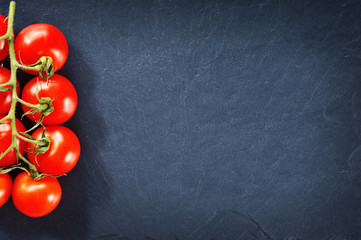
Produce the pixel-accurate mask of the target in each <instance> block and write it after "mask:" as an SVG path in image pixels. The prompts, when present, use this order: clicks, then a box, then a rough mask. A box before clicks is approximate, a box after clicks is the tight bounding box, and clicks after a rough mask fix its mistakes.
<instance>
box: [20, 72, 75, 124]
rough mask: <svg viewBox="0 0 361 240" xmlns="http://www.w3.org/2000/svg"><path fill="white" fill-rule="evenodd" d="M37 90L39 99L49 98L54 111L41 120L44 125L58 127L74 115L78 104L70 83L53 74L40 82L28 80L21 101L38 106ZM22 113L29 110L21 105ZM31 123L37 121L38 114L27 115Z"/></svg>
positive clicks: (39, 116)
mask: <svg viewBox="0 0 361 240" xmlns="http://www.w3.org/2000/svg"><path fill="white" fill-rule="evenodd" d="M37 89H38V94H39V98H42V97H49V98H51V99H53V102H52V105H53V107H54V111H53V112H52V113H50V114H49V115H48V116H45V117H44V119H43V124H44V125H59V124H62V123H64V122H66V121H67V120H69V119H70V118H71V117H72V116H73V114H74V113H75V110H76V107H77V104H78V95H77V93H76V90H75V88H74V86H73V84H71V82H70V81H69V80H68V79H67V78H65V77H63V76H61V75H58V74H54V75H53V76H52V77H51V78H49V79H48V82H47V81H46V80H41V79H40V78H39V77H35V78H33V79H32V80H30V81H29V82H28V83H27V84H26V85H25V87H24V89H23V94H22V99H23V100H24V101H26V102H29V103H32V104H38V103H39V100H38V99H37V97H36V90H37ZM22 107H23V110H24V112H27V111H29V110H31V108H30V107H28V106H25V105H22ZM27 116H28V117H29V118H30V119H31V120H33V121H39V119H40V118H41V114H40V113H35V114H29V115H27Z"/></svg>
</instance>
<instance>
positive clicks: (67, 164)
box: [27, 126, 80, 175]
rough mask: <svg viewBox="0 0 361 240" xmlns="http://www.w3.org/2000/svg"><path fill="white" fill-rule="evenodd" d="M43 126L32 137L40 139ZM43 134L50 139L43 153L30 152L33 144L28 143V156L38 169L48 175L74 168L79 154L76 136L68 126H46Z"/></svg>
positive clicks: (58, 173) (59, 173)
mask: <svg viewBox="0 0 361 240" xmlns="http://www.w3.org/2000/svg"><path fill="white" fill-rule="evenodd" d="M42 133H43V128H38V129H37V130H36V131H35V132H34V133H33V134H32V137H33V138H35V139H40V138H41V136H42ZM45 136H46V137H48V138H49V139H50V142H51V143H50V148H49V149H48V151H46V152H45V153H43V154H41V153H40V154H38V155H35V154H32V152H34V151H32V150H31V149H34V144H32V143H28V145H27V151H28V158H29V160H30V162H31V163H32V164H34V165H35V166H36V168H37V169H38V171H40V172H42V173H47V174H50V175H63V174H65V173H67V172H69V171H70V170H71V169H73V168H74V166H75V165H76V163H77V162H78V159H79V155H80V143H79V140H78V137H77V136H76V135H75V133H73V132H72V131H71V130H70V129H69V128H66V127H63V126H48V127H46V130H45Z"/></svg>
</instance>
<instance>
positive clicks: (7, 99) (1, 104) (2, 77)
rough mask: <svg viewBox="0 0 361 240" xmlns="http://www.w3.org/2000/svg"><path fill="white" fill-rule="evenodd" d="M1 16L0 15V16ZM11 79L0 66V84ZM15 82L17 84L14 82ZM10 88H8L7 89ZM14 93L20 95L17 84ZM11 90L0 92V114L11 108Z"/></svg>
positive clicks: (5, 69)
mask: <svg viewBox="0 0 361 240" xmlns="http://www.w3.org/2000/svg"><path fill="white" fill-rule="evenodd" d="M0 16H1V15H0ZM0 52H1V50H0ZM10 77H11V72H10V70H9V69H7V68H5V67H2V66H0V84H3V83H7V82H9V80H10ZM16 82H18V81H17V80H16ZM9 87H10V86H8V88H9ZM16 92H17V93H18V95H19V94H20V86H19V84H17V87H16ZM11 99H12V98H11V90H9V91H6V92H1V91H0V114H7V113H8V112H9V111H10V107H11Z"/></svg>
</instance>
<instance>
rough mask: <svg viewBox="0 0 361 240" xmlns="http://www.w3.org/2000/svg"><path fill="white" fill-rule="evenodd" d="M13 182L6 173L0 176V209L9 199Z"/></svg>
mask: <svg viewBox="0 0 361 240" xmlns="http://www.w3.org/2000/svg"><path fill="white" fill-rule="evenodd" d="M12 187H13V181H12V180H11V177H10V175H9V174H8V173H4V174H0V207H2V206H3V205H4V204H5V203H6V202H7V201H8V199H9V197H10V195H11V190H12Z"/></svg>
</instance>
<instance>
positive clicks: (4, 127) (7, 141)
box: [0, 115, 26, 167]
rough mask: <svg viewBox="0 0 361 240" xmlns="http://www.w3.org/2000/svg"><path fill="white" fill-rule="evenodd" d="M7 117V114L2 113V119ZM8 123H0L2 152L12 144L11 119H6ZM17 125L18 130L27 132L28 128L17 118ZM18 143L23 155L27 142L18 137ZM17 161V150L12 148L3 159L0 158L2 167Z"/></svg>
mask: <svg viewBox="0 0 361 240" xmlns="http://www.w3.org/2000/svg"><path fill="white" fill-rule="evenodd" d="M3 117H5V115H0V119H1V118H3ZM6 122H7V123H6V124H0V153H3V152H5V151H6V149H8V148H9V146H10V145H11V139H12V134H11V124H10V120H7V121H6ZM15 125H16V129H17V130H18V132H25V131H26V129H25V127H24V125H23V124H22V123H21V122H20V120H18V119H15ZM17 144H18V148H19V151H20V153H21V154H22V155H24V153H25V147H26V142H25V141H24V140H20V139H17ZM15 163H16V151H15V149H14V148H13V149H11V150H10V152H8V154H6V155H5V156H4V158H3V159H1V160H0V167H5V166H9V165H12V164H15Z"/></svg>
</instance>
